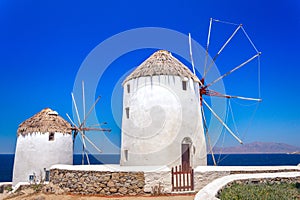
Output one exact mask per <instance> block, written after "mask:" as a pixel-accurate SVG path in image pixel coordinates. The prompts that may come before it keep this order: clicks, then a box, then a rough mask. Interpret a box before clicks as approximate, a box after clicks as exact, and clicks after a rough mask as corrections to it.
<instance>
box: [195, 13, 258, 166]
mask: <svg viewBox="0 0 300 200" xmlns="http://www.w3.org/2000/svg"><path fill="white" fill-rule="evenodd" d="M213 22H219V23H224V24H230V25H234V26H236V29H235V30H234V32H233V33H232V34H231V36H230V37H229V38H228V39H227V40H226V42H225V43H224V44H223V45H222V47H221V48H220V50H219V51H218V52H217V54H216V55H215V56H214V57H213V59H212V61H211V62H210V63H208V56H209V45H210V35H211V28H212V23H213ZM239 30H242V31H243V33H244V34H245V36H246V37H247V39H248V41H249V42H250V44H251V45H252V47H253V48H254V50H255V51H256V54H255V55H253V56H252V57H250V58H249V59H248V60H246V61H244V62H243V63H241V64H239V65H238V66H236V67H235V68H233V69H232V70H230V71H228V72H227V73H225V74H223V75H221V76H220V77H218V78H216V79H215V80H213V81H212V82H210V83H206V82H205V81H206V79H205V78H206V76H207V73H208V72H209V70H210V69H211V67H212V66H213V65H214V64H215V61H216V60H217V58H218V57H219V55H220V54H221V53H222V51H223V50H224V48H225V47H226V46H227V45H228V43H229V42H230V41H231V40H232V38H233V37H234V36H235V35H236V33H237V32H238V31H239ZM189 51H190V58H191V64H192V67H193V72H194V74H195V66H194V60H193V55H192V39H191V34H189ZM260 55H261V52H259V51H258V50H257V48H256V47H255V45H254V43H253V42H252V40H251V39H250V37H249V36H248V34H247V33H246V31H245V29H244V28H243V26H242V24H235V23H231V22H225V21H220V20H216V19H212V18H211V19H210V23H209V30H208V37H207V44H206V51H205V62H204V73H203V76H202V78H201V80H200V85H199V88H200V91H199V93H200V104H201V114H202V119H203V125H204V129H205V135H206V138H207V142H208V145H209V148H210V152H211V154H212V159H213V162H214V165H217V163H216V160H215V157H214V153H213V150H212V144H211V141H210V136H209V130H208V126H207V121H206V118H205V113H204V108H203V104H204V105H205V106H206V107H207V108H208V110H209V111H210V112H211V113H212V115H213V116H214V117H215V118H216V119H217V120H218V121H219V122H220V123H221V124H222V126H223V127H224V128H225V129H226V130H227V131H228V132H229V133H230V134H231V135H232V136H233V137H234V138H235V139H236V140H237V141H238V142H239V143H240V144H243V142H242V140H241V139H240V138H239V137H237V136H236V134H234V133H233V131H232V130H231V129H230V128H229V127H228V125H227V124H226V123H225V122H224V121H223V120H222V119H221V117H219V116H218V114H217V113H216V112H215V111H214V110H213V109H212V108H211V107H210V106H209V105H208V103H207V102H206V101H205V100H204V98H203V97H204V96H210V97H221V98H227V99H232V98H236V99H242V100H248V101H257V102H261V101H262V99H260V98H249V97H242V96H233V95H228V94H222V93H219V92H217V91H214V90H212V89H210V87H211V86H212V85H214V84H216V83H217V82H219V81H220V80H222V79H223V78H224V77H226V76H228V75H230V74H232V73H233V72H235V71H236V70H238V69H240V68H242V67H244V66H245V65H246V64H248V63H249V62H251V61H252V60H254V59H256V58H258V61H259V56H260Z"/></svg>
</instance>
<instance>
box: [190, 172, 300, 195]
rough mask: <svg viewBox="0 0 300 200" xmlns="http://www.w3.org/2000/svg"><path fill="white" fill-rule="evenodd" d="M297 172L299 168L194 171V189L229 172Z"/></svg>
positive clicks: (200, 187)
mask: <svg viewBox="0 0 300 200" xmlns="http://www.w3.org/2000/svg"><path fill="white" fill-rule="evenodd" d="M297 171H298V172H299V171H300V169H269V170H259V169H258V170H226V167H224V171H213V170H211V171H205V172H204V171H196V170H195V172H194V184H195V191H199V190H201V189H202V188H203V187H204V186H206V185H207V184H208V183H210V182H212V181H213V180H215V179H217V178H221V177H223V176H227V175H231V174H255V173H278V172H297Z"/></svg>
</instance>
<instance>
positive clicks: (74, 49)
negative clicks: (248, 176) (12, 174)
mask: <svg viewBox="0 0 300 200" xmlns="http://www.w3.org/2000/svg"><path fill="white" fill-rule="evenodd" d="M211 17H212V18H216V19H221V20H226V21H231V22H236V23H243V24H244V27H245V29H246V31H247V33H248V34H249V35H250V36H251V38H252V40H253V41H254V43H255V45H256V46H257V48H258V49H259V50H260V51H262V53H263V54H262V57H261V97H262V98H263V102H262V103H261V104H260V105H259V108H258V110H257V112H256V115H255V118H254V120H253V121H252V120H251V125H250V128H249V130H248V131H247V133H245V135H243V133H242V135H243V139H244V140H245V142H253V141H265V142H267V141H270V142H284V143H288V144H291V145H296V146H300V114H299V113H300V106H299V102H300V95H299V94H298V92H300V82H299V77H300V67H299V63H300V62H299V56H300V51H299V46H300V37H299V34H300V3H299V1H298V0H286V1H283V0H282V1H279V0H274V1H269V0H246V1H241V0H229V1H222V0H219V1H217V0H210V1H198V0H197V1H183V0H181V1H176V0H164V1H161V0H152V1H115V0H111V1H98V0H94V1H93V0H91V1H57V0H52V1H38V0H30V1H21V0H15V1H10V0H2V1H1V2H0V27H1V31H0V74H1V79H0V88H1V90H0V91H1V98H0V111H1V112H0V116H1V120H0V141H1V143H0V153H12V152H14V149H15V143H16V130H17V128H18V125H19V124H20V123H21V122H22V121H24V120H25V119H27V118H29V117H30V116H32V115H33V114H35V113H37V112H39V111H40V110H41V109H43V108H45V107H50V108H52V109H54V110H57V111H58V112H59V113H60V114H61V115H62V116H63V117H65V113H72V102H71V96H70V93H71V91H72V90H73V84H74V80H75V77H76V74H77V72H78V70H79V68H80V66H81V64H82V62H83V61H84V59H85V58H86V56H87V55H88V54H89V53H90V52H91V51H92V50H93V49H94V48H95V47H96V46H97V45H98V44H99V43H101V42H102V41H104V40H106V39H107V38H109V37H111V36H113V35H115V34H118V33H120V32H122V31H126V30H129V29H133V28H140V27H163V28H168V29H172V30H176V31H178V32H181V33H184V34H187V33H189V32H191V33H192V36H193V39H194V40H196V41H197V42H198V43H200V44H201V45H203V46H205V43H206V37H207V31H208V24H209V19H210V18H211ZM220 30H222V29H220ZM220 38H221V36H220ZM220 38H215V39H216V40H218V39H220ZM120 45H122V44H120ZM239 48H240V49H241V50H243V47H242V45H240V46H239ZM245 48H246V47H245ZM112 51H113V50H112ZM152 52H153V50H149V49H148V50H145V51H136V52H133V53H131V54H129V55H128V56H123V57H120V58H119V59H117V60H116V61H115V62H114V63H112V65H111V66H109V68H108V69H107V70H106V72H105V76H103V79H101V81H100V83H99V85H98V89H97V93H99V94H98V95H101V96H102V97H103V98H102V99H101V100H100V104H99V105H98V106H97V107H96V110H97V111H99V113H101V116H100V117H99V118H100V119H101V120H102V121H107V122H108V123H109V125H108V127H110V128H112V133H111V134H110V135H109V136H108V138H109V140H111V141H112V142H113V143H115V144H116V145H117V146H118V145H119V144H120V129H119V128H118V126H117V124H118V123H119V122H120V120H121V119H120V118H119V119H114V118H113V117H112V114H111V113H112V111H111V96H112V90H113V89H114V87H115V83H116V82H118V81H119V80H120V79H121V78H122V76H123V75H124V74H125V73H128V71H129V70H131V69H132V68H133V67H136V66H137V65H138V64H139V63H141V62H142V61H143V59H145V58H146V57H147V56H149V55H150V54H151V53H152ZM238 52H239V50H236V51H235V52H232V53H233V54H236V53H238ZM108 53H109V52H108ZM223 61H226V62H227V61H229V60H223ZM226 62H225V63H226ZM228 67H229V68H230V65H229V66H228ZM220 71H221V72H223V73H224V72H226V70H225V69H224V71H222V69H220ZM253 73H256V72H255V71H253ZM248 78H251V77H250V75H249V77H248ZM243 79H244V78H242V79H241V78H239V79H238V80H240V82H244V81H241V80H243ZM238 80H237V81H238ZM224 83H225V86H226V89H227V88H231V89H232V91H238V90H239V91H241V93H239V94H243V95H247V92H245V91H247V88H251V86H252V85H253V84H257V80H254V81H253V82H250V81H249V82H248V83H244V85H243V88H241V85H240V84H238V82H232V83H230V82H224ZM101 84H102V85H101ZM228 84H229V86H228ZM119 87H121V86H119ZM227 91H230V89H227ZM252 96H253V95H252ZM121 102H122V101H121V99H120V101H119V103H121ZM116 106H118V105H116ZM120 106H121V105H119V107H120ZM241 112H242V111H239V113H241ZM117 118H118V117H117ZM250 118H251V117H249V116H248V117H247V116H246V115H239V119H238V120H237V121H236V122H237V124H241V126H243V125H244V127H246V125H245V124H247V121H249V119H250ZM115 120H117V121H118V120H119V122H117V123H116V122H115ZM234 144H235V143H234Z"/></svg>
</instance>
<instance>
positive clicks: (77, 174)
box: [45, 165, 299, 196]
mask: <svg viewBox="0 0 300 200" xmlns="http://www.w3.org/2000/svg"><path fill="white" fill-rule="evenodd" d="M70 168H71V169H70ZM72 168H73V169H72ZM137 169H138V170H140V168H137ZM137 169H135V170H137ZM110 170H111V171H110ZM135 170H134V168H128V167H127V168H122V167H121V168H117V167H116V166H115V168H113V167H111V168H109V166H101V165H99V166H94V167H91V168H90V167H87V166H79V167H76V166H66V167H65V168H64V167H62V168H61V167H60V168H59V167H58V168H52V169H51V170H50V183H49V184H48V186H47V187H46V189H45V191H46V192H47V191H49V192H52V193H53V192H54V193H55V191H56V192H57V191H59V193H73V194H99V195H103V196H108V195H142V194H146V193H154V194H169V193H172V183H171V180H172V178H171V170H170V169H169V168H164V169H162V170H159V171H157V170H153V169H152V170H149V169H148V170H146V169H144V172H141V171H135ZM290 171H298V172H299V169H298V168H293V169H292V168H291V169H289V168H287V169H280V168H277V169H276V168H274V169H273V168H272V169H269V168H267V169H259V167H258V168H255V169H244V168H243V167H240V168H237V167H235V168H230V167H222V168H221V167H219V168H212V167H204V168H198V169H195V171H194V191H195V192H198V191H199V190H201V189H202V188H203V187H204V186H206V185H207V184H209V183H211V182H212V181H213V180H215V179H218V178H221V177H224V176H227V175H231V174H249V173H251V174H254V173H275V172H290Z"/></svg>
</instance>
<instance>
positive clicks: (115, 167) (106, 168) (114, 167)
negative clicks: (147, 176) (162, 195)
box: [50, 165, 171, 172]
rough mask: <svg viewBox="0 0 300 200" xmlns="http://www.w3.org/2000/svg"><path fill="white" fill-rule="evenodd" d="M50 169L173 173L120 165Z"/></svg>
mask: <svg viewBox="0 0 300 200" xmlns="http://www.w3.org/2000/svg"><path fill="white" fill-rule="evenodd" d="M50 169H63V170H74V171H76V170H77V171H109V172H157V171H159V172H163V171H171V169H170V168H168V167H167V166H120V165H53V166H51V168H50Z"/></svg>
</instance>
